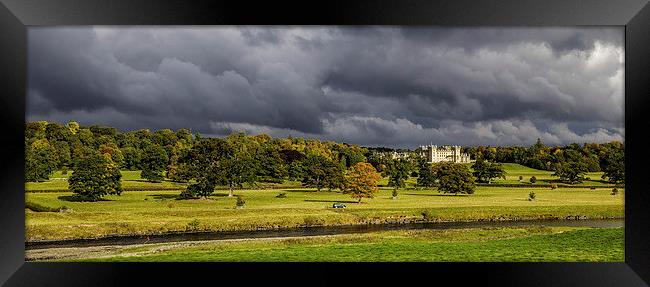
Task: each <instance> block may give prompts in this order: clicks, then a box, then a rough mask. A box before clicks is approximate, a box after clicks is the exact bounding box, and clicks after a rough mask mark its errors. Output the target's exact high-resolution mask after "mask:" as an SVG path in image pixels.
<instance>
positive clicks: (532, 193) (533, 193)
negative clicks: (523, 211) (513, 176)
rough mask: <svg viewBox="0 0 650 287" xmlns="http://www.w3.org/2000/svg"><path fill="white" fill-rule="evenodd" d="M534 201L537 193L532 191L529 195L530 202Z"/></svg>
mask: <svg viewBox="0 0 650 287" xmlns="http://www.w3.org/2000/svg"><path fill="white" fill-rule="evenodd" d="M533 200H535V192H534V191H531V192H530V193H529V194H528V201H533Z"/></svg>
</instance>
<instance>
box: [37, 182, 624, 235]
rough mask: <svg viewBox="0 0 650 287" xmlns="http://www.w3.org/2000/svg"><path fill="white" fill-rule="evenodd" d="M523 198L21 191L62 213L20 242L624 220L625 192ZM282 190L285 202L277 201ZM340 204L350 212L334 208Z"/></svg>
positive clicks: (500, 194) (426, 193)
mask: <svg viewBox="0 0 650 287" xmlns="http://www.w3.org/2000/svg"><path fill="white" fill-rule="evenodd" d="M534 191H535V193H536V194H537V198H536V200H535V201H528V200H527V197H528V193H529V192H530V190H528V189H525V188H499V187H477V189H476V192H475V193H474V194H472V195H457V196H455V195H443V194H439V193H438V192H437V191H435V190H401V191H400V194H399V197H398V199H391V190H390V189H381V190H380V192H379V194H377V196H376V197H375V198H374V199H364V201H363V202H362V203H356V201H354V200H352V199H351V198H350V197H349V195H347V194H343V193H341V192H339V191H335V192H316V191H315V190H311V189H286V190H240V191H236V194H239V195H242V196H243V197H244V198H245V200H246V206H245V208H243V209H235V201H236V199H235V198H234V197H227V196H226V194H227V193H226V192H225V191H218V192H216V193H215V194H214V195H213V196H211V197H210V198H209V199H193V200H176V199H175V197H176V196H177V195H178V194H179V192H178V191H133V192H124V193H122V195H121V196H107V197H106V200H105V201H99V202H72V201H69V200H70V196H71V195H72V193H70V192H52V193H26V200H27V201H28V202H33V203H36V204H39V205H42V206H46V207H49V208H53V209H57V208H59V207H61V206H65V207H67V208H68V210H66V211H65V212H33V211H31V210H26V240H27V241H36V240H58V239H73V238H94V237H102V236H109V235H136V234H159V233H166V232H183V231H222V230H255V229H258V228H279V227H297V226H310V225H336V224H366V223H382V222H414V221H424V220H426V221H464V220H503V219H542V218H566V217H569V216H570V217H573V216H586V217H588V218H623V216H624V208H623V201H624V196H625V195H624V194H625V192H624V190H621V192H620V193H619V194H618V195H610V192H611V190H610V189H606V188H602V189H600V188H599V189H595V190H591V189H588V188H584V189H583V188H558V189H555V190H551V189H540V188H535V189H534ZM281 192H285V193H286V198H277V197H276V195H278V194H279V193H281ZM334 202H343V203H345V204H346V205H347V206H348V208H346V209H332V208H331V206H332V203H334Z"/></svg>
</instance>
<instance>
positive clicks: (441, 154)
mask: <svg viewBox="0 0 650 287" xmlns="http://www.w3.org/2000/svg"><path fill="white" fill-rule="evenodd" d="M419 153H420V155H422V156H424V157H425V158H426V159H427V162H429V163H434V162H441V161H452V162H455V163H470V162H473V161H474V160H472V159H470V156H469V155H468V154H466V153H463V152H461V147H460V146H437V145H428V146H420V149H419Z"/></svg>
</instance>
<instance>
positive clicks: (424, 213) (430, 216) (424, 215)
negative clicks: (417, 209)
mask: <svg viewBox="0 0 650 287" xmlns="http://www.w3.org/2000/svg"><path fill="white" fill-rule="evenodd" d="M422 218H424V220H427V221H431V220H433V219H434V218H435V217H434V215H433V212H431V211H429V210H425V211H422Z"/></svg>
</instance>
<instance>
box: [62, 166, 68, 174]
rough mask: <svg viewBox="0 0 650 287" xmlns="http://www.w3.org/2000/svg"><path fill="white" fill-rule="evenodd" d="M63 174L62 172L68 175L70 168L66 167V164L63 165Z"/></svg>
mask: <svg viewBox="0 0 650 287" xmlns="http://www.w3.org/2000/svg"><path fill="white" fill-rule="evenodd" d="M61 174H62V175H66V174H68V168H67V167H65V166H64V167H62V168H61Z"/></svg>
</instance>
